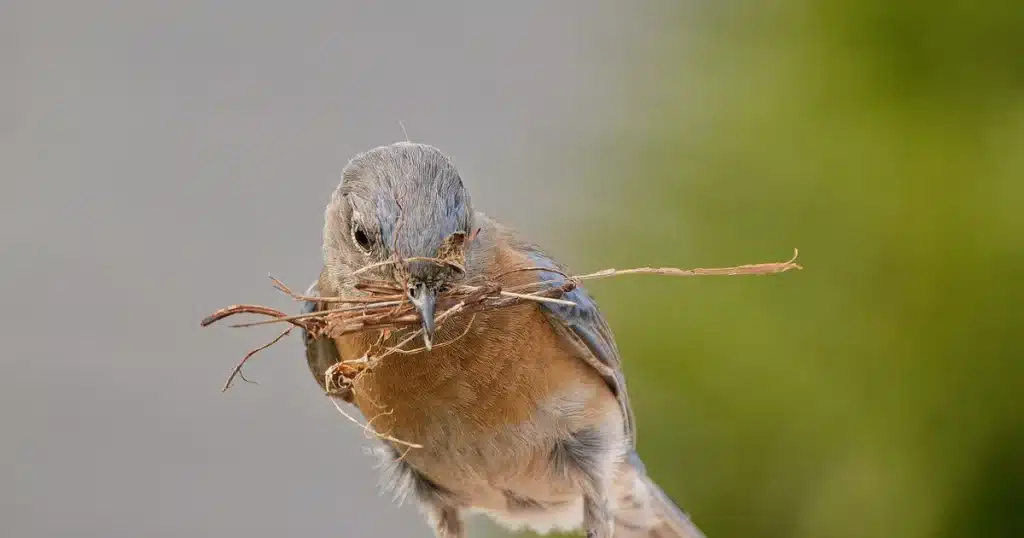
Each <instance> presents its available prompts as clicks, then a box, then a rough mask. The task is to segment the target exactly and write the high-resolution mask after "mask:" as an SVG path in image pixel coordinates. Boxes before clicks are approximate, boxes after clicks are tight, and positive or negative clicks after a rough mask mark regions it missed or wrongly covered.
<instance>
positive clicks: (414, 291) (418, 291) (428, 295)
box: [409, 282, 437, 351]
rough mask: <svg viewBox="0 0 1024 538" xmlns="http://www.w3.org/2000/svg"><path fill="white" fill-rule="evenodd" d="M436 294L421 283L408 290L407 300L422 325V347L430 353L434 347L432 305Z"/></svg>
mask: <svg viewBox="0 0 1024 538" xmlns="http://www.w3.org/2000/svg"><path fill="white" fill-rule="evenodd" d="M436 299H437V294H436V292H435V291H434V290H432V289H430V288H428V287H427V286H426V285H425V284H423V283H422V282H419V283H416V284H415V285H414V286H412V287H411V288H409V300H410V301H412V305H413V306H415V307H416V310H417V311H418V312H419V314H420V323H422V324H423V345H424V347H426V348H427V351H430V348H431V347H432V346H433V345H434V305H435V302H436Z"/></svg>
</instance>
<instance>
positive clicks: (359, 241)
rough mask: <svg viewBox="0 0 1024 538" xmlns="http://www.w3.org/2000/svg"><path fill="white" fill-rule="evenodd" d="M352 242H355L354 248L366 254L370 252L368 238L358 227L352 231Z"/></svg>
mask: <svg viewBox="0 0 1024 538" xmlns="http://www.w3.org/2000/svg"><path fill="white" fill-rule="evenodd" d="M352 240H353V241H355V242H356V246H358V247H359V248H361V249H363V250H364V251H366V252H369V251H370V237H369V236H367V235H366V232H364V231H363V230H362V228H359V227H358V226H357V227H356V228H354V229H353V230H352Z"/></svg>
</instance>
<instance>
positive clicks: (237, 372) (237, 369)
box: [220, 327, 295, 392]
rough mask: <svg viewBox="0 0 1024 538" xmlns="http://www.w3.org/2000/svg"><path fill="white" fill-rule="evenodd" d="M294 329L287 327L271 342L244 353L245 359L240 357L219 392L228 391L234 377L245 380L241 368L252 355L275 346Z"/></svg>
mask: <svg viewBox="0 0 1024 538" xmlns="http://www.w3.org/2000/svg"><path fill="white" fill-rule="evenodd" d="M294 328H295V327H288V328H287V329H285V330H284V331H283V332H281V334H279V335H277V337H276V338H274V339H273V340H271V341H269V342H267V343H266V344H263V345H262V346H260V347H258V348H256V349H254V350H252V351H250V352H248V353H246V354H245V357H242V360H241V361H239V362H238V364H236V365H235V367H234V369H232V370H231V375H230V376H228V380H227V381H225V382H224V386H223V387H221V389H220V391H221V392H224V391H226V390H228V388H229V387H230V386H231V382H232V381H234V379H235V376H236V375H237V376H241V378H242V379H245V376H244V375H242V367H243V366H245V363H246V361H248V360H249V359H250V358H252V356H253V355H255V354H257V353H259V352H260V351H263V350H264V349H267V348H268V347H270V346H272V345H274V344H276V343H277V342H278V341H280V340H281V339H282V338H284V337H285V336H288V335H289V334H290V333H291V332H292V329H294ZM245 381H247V382H249V383H255V381H249V380H248V379H245Z"/></svg>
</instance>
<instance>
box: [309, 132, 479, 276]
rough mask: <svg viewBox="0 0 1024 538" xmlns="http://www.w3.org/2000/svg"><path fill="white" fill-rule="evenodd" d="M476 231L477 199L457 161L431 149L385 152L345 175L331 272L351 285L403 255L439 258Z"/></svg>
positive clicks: (337, 199)
mask: <svg viewBox="0 0 1024 538" xmlns="http://www.w3.org/2000/svg"><path fill="white" fill-rule="evenodd" d="M472 226H473V208H472V205H471V203H470V198H469V194H468V193H467V192H466V190H465V188H464V187H463V185H462V179H461V178H460V177H459V173H458V171H457V170H456V168H455V165H454V164H453V163H452V161H451V159H449V158H448V157H447V156H446V155H445V154H443V153H442V152H441V151H440V150H438V149H437V148H434V147H432V146H429V145H425V144H414V143H409V142H398V143H396V144H392V145H389V146H381V147H378V148H374V149H372V150H369V151H366V152H364V153H360V154H359V155H356V156H355V157H354V158H353V159H352V160H351V161H349V163H348V165H347V166H345V169H344V171H343V172H342V179H341V183H340V184H339V185H338V188H337V189H336V190H335V191H334V194H333V196H332V197H331V202H330V203H329V204H328V206H327V210H326V214H325V225H324V262H325V266H326V267H327V271H328V273H329V274H330V276H332V277H333V278H334V279H335V280H334V281H335V282H338V283H341V282H345V281H348V280H349V278H348V276H347V274H348V273H351V271H354V270H356V269H359V268H360V267H363V266H365V265H368V264H370V263H374V262H379V261H383V260H386V259H388V258H390V257H391V256H392V255H393V254H395V253H396V251H397V254H398V255H399V256H401V257H402V258H403V259H404V258H411V257H428V258H429V257H433V256H435V255H436V253H437V250H438V248H439V247H440V246H441V244H442V242H443V241H444V240H445V239H446V238H447V237H449V236H450V235H452V234H453V233H455V232H458V231H461V232H465V233H469V232H470V230H471V229H472ZM332 273H333V274H332ZM422 276H424V277H427V276H429V275H422Z"/></svg>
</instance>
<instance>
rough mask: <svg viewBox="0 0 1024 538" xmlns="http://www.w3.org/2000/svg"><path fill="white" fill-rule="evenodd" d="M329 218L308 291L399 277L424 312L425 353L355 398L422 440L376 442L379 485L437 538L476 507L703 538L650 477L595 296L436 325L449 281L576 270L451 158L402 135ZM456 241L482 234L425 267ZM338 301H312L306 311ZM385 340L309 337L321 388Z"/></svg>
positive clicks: (354, 177) (346, 177)
mask: <svg viewBox="0 0 1024 538" xmlns="http://www.w3.org/2000/svg"><path fill="white" fill-rule="evenodd" d="M324 216H325V224H324V231H323V258H324V266H323V270H322V271H321V274H320V278H319V279H318V280H317V281H316V282H315V283H314V284H313V285H312V286H311V287H310V290H309V295H312V296H319V297H336V296H357V295H360V294H361V293H360V292H359V291H358V290H357V289H356V283H357V281H358V278H359V277H367V276H371V277H373V278H379V279H396V278H399V276H401V278H402V280H399V281H404V282H406V283H407V284H408V286H407V288H408V289H407V292H406V293H407V295H408V300H409V301H410V302H411V303H412V304H413V305H414V306H415V308H416V310H417V311H418V314H419V317H420V320H421V325H422V334H423V344H424V345H423V346H421V347H420V348H419V349H418V350H414V351H413V352H412V353H406V354H395V355H391V356H390V357H389V359H388V360H384V361H381V362H380V363H379V364H378V365H376V366H374V368H372V369H371V370H367V371H365V372H363V373H362V374H361V375H360V376H358V377H357V378H356V380H355V384H354V390H353V392H352V395H351V397H350V398H349V399H348V400H347V401H351V403H353V404H355V406H356V407H358V408H359V410H360V412H361V413H362V414H363V415H364V416H365V417H366V418H367V420H369V421H370V423H371V424H372V426H373V428H374V429H375V430H376V431H378V432H382V434H387V435H388V436H389V438H391V439H398V440H401V441H404V442H408V443H415V444H416V445H419V448H411V447H408V446H405V445H402V444H400V443H396V442H393V441H390V440H382V441H381V444H380V447H379V449H377V452H378V453H379V455H380V456H381V457H382V459H383V464H384V467H385V476H386V478H387V479H388V480H387V481H386V482H387V483H386V484H385V485H386V486H387V487H389V488H390V489H391V490H392V491H393V492H394V493H395V495H396V496H397V497H399V498H404V497H406V496H411V497H413V498H414V499H415V500H416V501H417V502H418V504H419V506H420V509H421V511H422V512H423V513H424V515H425V516H426V518H427V519H428V521H429V522H430V524H431V525H432V527H433V530H434V533H435V535H436V536H437V537H438V538H465V536H466V531H465V527H464V516H465V515H467V514H471V513H483V514H486V515H488V516H490V517H491V518H493V519H494V520H495V521H497V522H498V523H499V524H502V525H503V526H505V527H507V528H509V529H512V530H523V529H527V530H533V531H535V532H538V533H541V534H546V533H549V532H553V531H567V532H572V531H583V532H584V533H585V534H586V536H587V537H588V538H612V537H613V536H614V537H615V538H648V537H650V538H654V537H657V538H700V537H702V536H703V535H702V534H701V532H700V531H699V530H698V529H697V527H696V526H695V525H694V524H693V523H692V522H691V521H690V518H689V517H688V516H687V515H686V513H684V512H683V511H682V510H681V509H680V508H679V507H678V506H677V505H676V504H675V503H674V502H673V501H672V500H671V499H670V498H669V497H668V496H667V495H666V494H665V493H664V492H663V491H662V490H661V489H660V488H659V487H658V486H657V485H656V484H655V483H654V482H653V481H652V480H651V479H650V477H649V476H648V475H647V474H646V471H645V469H644V465H643V463H642V462H641V461H640V458H639V456H638V455H637V453H636V450H635V445H636V433H635V428H634V417H633V412H632V409H631V408H630V403H629V397H628V394H627V391H626V383H625V378H624V376H623V374H622V370H621V365H620V359H619V351H618V348H617V346H616V343H615V340H614V337H613V335H612V331H611V329H610V328H609V326H608V323H607V322H606V321H605V319H604V317H603V316H602V314H601V312H600V311H599V310H598V307H597V304H596V303H595V302H594V300H593V299H592V298H591V296H590V295H589V294H588V293H587V291H586V290H585V289H583V288H582V287H576V288H575V289H574V290H573V291H571V292H569V293H567V294H566V295H564V296H563V297H562V298H563V299H567V300H569V301H572V302H573V303H575V305H574V306H570V305H567V304H559V303H548V302H545V303H539V302H526V303H521V304H518V305H515V306H511V307H508V308H501V309H495V310H490V311H483V312H477V313H475V314H471V315H468V314H467V315H463V314H459V315H457V316H453V317H452V319H450V320H444V321H443V322H442V323H439V324H437V325H436V326H435V304H436V299H437V297H438V294H439V293H442V292H443V291H444V290H446V289H449V288H450V287H452V286H455V285H458V284H461V283H472V282H474V281H485V280H486V281H497V282H500V283H501V284H502V285H503V286H513V285H518V284H525V283H529V282H538V281H548V280H550V281H556V280H560V279H564V276H563V275H564V274H567V272H566V270H565V268H564V267H563V266H561V265H560V264H559V263H558V262H556V261H555V260H554V259H552V258H551V257H550V256H548V255H547V254H546V253H544V252H543V251H542V250H541V249H540V248H538V247H537V246H535V245H533V244H531V243H528V242H526V241H524V240H523V239H521V238H520V237H519V236H518V235H517V234H516V233H515V232H513V231H512V230H511V229H509V228H507V227H505V226H502V225H501V224H499V223H498V222H496V221H494V220H493V219H491V218H489V217H488V216H486V215H484V214H483V213H479V212H476V211H474V209H473V206H472V204H471V201H470V197H469V193H468V192H467V191H466V188H465V186H464V185H463V182H462V179H461V178H460V176H459V173H458V171H457V169H456V167H455V166H454V164H453V163H452V161H451V160H450V159H449V158H448V157H447V156H446V155H445V154H444V153H442V152H441V151H439V150H438V149H436V148H434V147H432V146H429V145H425V144H417V143H410V142H399V143H396V144H392V145H388V146H382V147H378V148H375V149H372V150H369V151H366V152H364V153H361V154H359V155H357V156H356V157H354V158H353V159H352V160H351V161H349V163H348V165H347V166H346V167H345V169H344V171H343V172H342V178H341V182H340V184H339V185H338V187H337V189H336V190H335V191H334V193H333V195H332V196H331V200H330V203H329V204H328V205H327V209H326V211H325V215H324ZM453 234H462V235H463V236H464V237H470V238H471V240H469V241H467V243H466V245H465V252H464V264H463V266H462V267H456V266H452V265H445V264H438V263H434V262H431V261H429V260H425V259H428V258H435V259H436V258H437V257H439V256H438V251H439V249H441V248H442V246H443V245H444V244H445V241H446V239H447V238H449V237H452V236H453ZM396 257H397V258H398V259H403V260H411V261H409V262H407V264H405V266H404V267H402V268H400V267H399V266H398V265H397V264H389V263H387V262H386V261H387V260H392V259H395V258H396ZM364 268H368V269H364ZM525 268H533V269H532V270H523V269H525ZM537 268H543V269H549V270H550V271H545V270H537ZM360 269H363V271H362V272H361V273H360V274H359V275H356V274H355V273H356V271H358V270H360ZM400 269H401V270H402V271H403V273H402V274H401V275H399V274H398V273H396V271H399V270H400ZM558 283H559V284H560V283H561V281H559V282H558ZM330 307H331V305H330V304H329V303H326V302H315V301H310V302H307V303H306V304H305V305H304V311H305V312H314V311H319V310H323V309H326V308H330ZM377 338H378V335H376V334H372V333H356V334H350V335H345V336H343V337H340V338H336V339H331V338H328V337H318V338H314V337H312V336H311V335H310V334H308V333H307V334H305V335H304V345H305V350H306V358H307V362H308V364H309V367H310V371H311V373H312V374H313V375H314V377H316V379H317V382H318V383H320V386H321V388H323V389H325V390H326V388H327V387H326V384H325V381H324V374H325V372H326V370H327V369H328V368H330V367H331V366H332V365H334V364H335V363H338V362H339V361H345V360H355V359H358V358H360V357H362V356H363V355H364V354H366V353H367V350H368V349H370V347H371V346H372V345H374V343H375V342H376V341H377Z"/></svg>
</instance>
